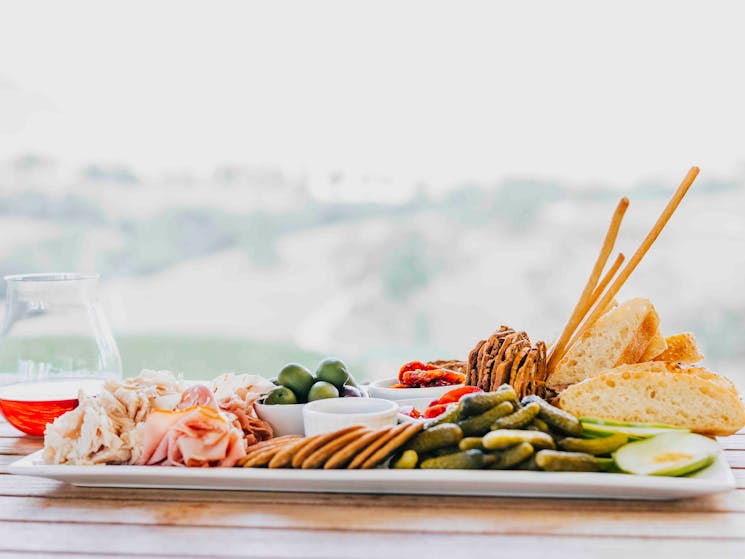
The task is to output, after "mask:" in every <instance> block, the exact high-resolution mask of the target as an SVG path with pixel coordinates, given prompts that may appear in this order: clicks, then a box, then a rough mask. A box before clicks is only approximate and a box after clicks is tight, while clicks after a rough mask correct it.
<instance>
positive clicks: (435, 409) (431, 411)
mask: <svg viewBox="0 0 745 559" xmlns="http://www.w3.org/2000/svg"><path fill="white" fill-rule="evenodd" d="M448 405H449V404H437V405H434V406H430V407H428V408H427V409H426V410H424V413H423V414H422V417H426V418H427V419H430V418H432V417H437V416H438V415H442V414H443V413H445V410H446V409H447V407H448Z"/></svg>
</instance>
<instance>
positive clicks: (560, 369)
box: [547, 298, 660, 391]
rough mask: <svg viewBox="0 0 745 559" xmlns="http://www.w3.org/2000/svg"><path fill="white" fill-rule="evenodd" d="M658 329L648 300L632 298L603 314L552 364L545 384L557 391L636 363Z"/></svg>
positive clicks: (655, 315) (656, 320)
mask: <svg viewBox="0 0 745 559" xmlns="http://www.w3.org/2000/svg"><path fill="white" fill-rule="evenodd" d="M659 326H660V317H659V316H657V312H656V311H655V309H654V306H653V305H652V303H651V302H650V301H649V299H644V298H636V299H631V300H629V301H626V302H625V303H622V304H621V305H619V306H618V307H616V308H613V309H611V310H609V311H608V312H606V313H605V314H603V315H602V316H601V317H600V318H599V319H598V320H597V321H596V322H595V324H593V325H592V326H591V327H590V328H588V330H587V331H586V332H585V333H584V334H583V335H582V337H581V338H580V339H578V340H577V342H576V343H575V344H574V345H572V347H571V348H569V351H568V352H567V353H566V355H564V357H562V358H561V360H560V361H559V362H558V363H557V364H556V367H554V370H553V371H552V372H551V373H550V374H549V377H548V380H547V385H548V387H549V388H550V389H552V390H555V391H559V390H561V389H563V388H564V387H566V386H569V385H571V384H574V383H577V382H580V381H582V380H584V379H586V378H588V377H589V376H590V375H592V374H593V373H595V372H597V371H601V370H603V369H609V368H612V367H616V366H618V365H622V364H625V363H638V362H639V359H641V357H642V355H644V350H646V349H647V346H648V345H649V342H650V341H651V340H652V338H653V337H654V336H655V334H656V333H657V331H658V330H659Z"/></svg>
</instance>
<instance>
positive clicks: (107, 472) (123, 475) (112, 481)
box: [8, 451, 735, 500]
mask: <svg viewBox="0 0 745 559" xmlns="http://www.w3.org/2000/svg"><path fill="white" fill-rule="evenodd" d="M8 471H9V472H10V473H12V474H16V475H24V476H36V477H44V478H50V479H54V480H58V481H63V482H66V483H70V484H72V485H77V486H81V487H127V488H152V489H208V490H236V491H289V492H303V493H309V492H310V493H371V494H408V495H413V494H417V495H466V496H482V497H555V498H577V499H579V498H586V499H643V500H674V499H682V498H687V497H698V496H703V495H710V494H712V493H720V492H723V491H728V490H730V489H733V488H734V487H735V479H734V476H733V475H732V471H731V470H730V468H729V465H728V464H727V462H726V460H725V459H724V455H723V453H721V452H720V454H719V456H718V458H717V460H716V462H714V464H712V465H711V466H709V467H708V468H706V469H705V470H702V471H701V472H698V473H697V474H694V475H693V476H689V477H683V478H673V477H652V476H634V475H625V474H606V473H579V472H531V471H522V470H509V471H498V470H488V471H481V470H388V469H375V470H290V469H276V470H269V469H262V468H167V467H161V466H70V465H48V464H43V463H42V462H41V451H39V452H36V453H34V454H30V455H28V456H26V457H24V458H22V459H20V460H17V461H16V462H13V463H12V464H10V465H9V466H8Z"/></svg>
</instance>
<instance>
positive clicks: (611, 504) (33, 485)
mask: <svg viewBox="0 0 745 559" xmlns="http://www.w3.org/2000/svg"><path fill="white" fill-rule="evenodd" d="M0 495H3V496H9V497H44V498H46V499H47V500H52V499H60V500H66V499H87V500H91V501H96V500H104V501H109V502H119V501H128V500H137V501H138V502H139V503H141V504H142V505H143V506H148V503H151V502H159V501H163V502H169V503H240V504H242V505H243V506H246V507H254V506H263V505H266V504H287V505H291V506H301V505H308V506H314V507H332V506H337V505H345V506H347V505H352V506H354V507H358V508H361V509H365V510H367V511H369V512H370V513H371V514H379V512H374V511H381V510H382V509H386V508H407V507H421V508H427V509H431V510H433V509H439V508H442V507H447V508H462V509H475V510H479V511H483V512H484V514H500V513H501V512H502V511H505V510H548V511H554V512H555V513H557V514H561V513H562V512H563V511H576V510H578V509H582V510H585V511H607V512H637V511H640V512H643V511H658V512H667V513H670V514H674V513H677V512H706V511H710V512H739V513H742V512H745V491H729V492H726V493H722V494H719V495H710V496H708V497H701V498H697V499H685V500H681V501H611V500H600V499H594V500H590V499H536V498H516V497H437V496H426V495H343V494H342V495H340V494H333V493H276V492H245V491H201V490H195V491H183V490H174V489H116V488H91V487H74V486H72V485H67V484H65V483H62V482H59V481H53V480H48V479H43V478H30V477H21V476H0Z"/></svg>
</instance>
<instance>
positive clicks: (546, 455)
mask: <svg viewBox="0 0 745 559" xmlns="http://www.w3.org/2000/svg"><path fill="white" fill-rule="evenodd" d="M535 463H536V464H537V465H538V467H539V468H540V469H541V470H546V471H548V472H600V471H602V470H603V469H604V464H603V462H601V461H600V460H599V459H598V458H596V457H595V456H593V455H592V454H586V453H584V452H562V451H559V450H540V451H538V453H537V454H536V455H535Z"/></svg>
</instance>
